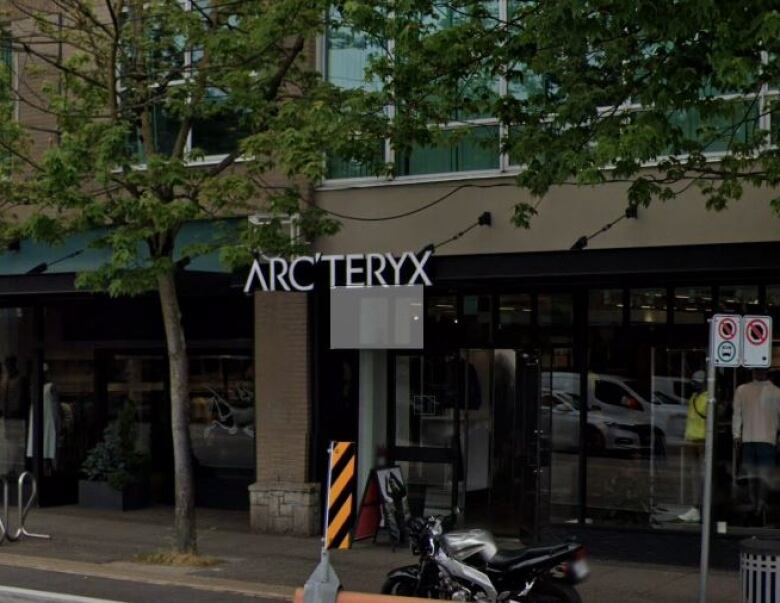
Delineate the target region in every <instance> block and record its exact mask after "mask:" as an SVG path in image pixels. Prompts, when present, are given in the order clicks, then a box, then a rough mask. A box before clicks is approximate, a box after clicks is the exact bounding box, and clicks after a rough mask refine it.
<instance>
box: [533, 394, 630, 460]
mask: <svg viewBox="0 0 780 603" xmlns="http://www.w3.org/2000/svg"><path fill="white" fill-rule="evenodd" d="M550 409H551V412H552V416H551V417H550V419H551V420H552V425H551V429H552V447H553V450H556V451H573V450H577V449H578V448H579V433H580V398H579V396H578V395H576V394H568V393H566V392H561V391H554V392H544V393H543V394H542V412H543V419H542V420H543V421H544V420H546V419H547V417H544V413H545V412H546V413H549V412H550ZM585 445H586V447H587V449H588V452H589V453H591V454H599V453H605V452H620V451H626V452H639V451H641V450H642V438H641V437H640V434H639V430H638V429H637V426H636V425H632V424H621V423H617V422H615V421H613V420H610V419H609V418H607V417H605V416H604V415H603V414H602V413H600V412H599V411H589V412H588V426H587V431H586V434H585Z"/></svg>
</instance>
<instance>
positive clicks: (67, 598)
mask: <svg viewBox="0 0 780 603" xmlns="http://www.w3.org/2000/svg"><path fill="white" fill-rule="evenodd" d="M0 601H3V603H120V602H119V601H111V600H108V599H93V598H91V597H77V596H75V595H65V594H60V593H52V592H46V591H42V590H30V589H27V588H14V587H12V586H0Z"/></svg>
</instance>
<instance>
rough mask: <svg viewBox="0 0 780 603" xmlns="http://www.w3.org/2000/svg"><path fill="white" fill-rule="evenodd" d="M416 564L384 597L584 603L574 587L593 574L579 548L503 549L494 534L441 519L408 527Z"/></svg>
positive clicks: (392, 581)
mask: <svg viewBox="0 0 780 603" xmlns="http://www.w3.org/2000/svg"><path fill="white" fill-rule="evenodd" d="M407 533H408V535H409V537H410V545H411V548H412V553H413V554H415V555H417V556H419V562H418V563H417V564H416V565H408V566H405V567H400V568H398V569H395V570H393V571H391V572H390V573H389V574H388V575H387V580H386V581H385V584H384V586H383V587H382V593H383V594H391V595H399V596H409V597H422V598H428V599H445V600H450V601H482V602H486V603H499V602H500V603H512V602H518V603H582V599H581V598H580V596H579V594H578V593H577V591H576V589H575V588H574V585H575V584H577V583H579V582H582V580H584V579H585V578H586V577H587V575H588V573H589V570H588V565H587V561H586V559H585V547H584V546H583V545H581V544H578V543H565V544H556V545H552V546H530V547H525V548H522V549H517V550H508V549H499V548H498V546H497V545H496V542H495V540H494V539H493V536H492V534H491V533H490V532H488V531H487V530H480V529H472V530H458V531H452V532H446V533H445V531H444V528H443V525H442V519H441V518H440V517H429V518H427V519H423V518H414V519H412V520H411V521H410V522H409V524H408V526H407Z"/></svg>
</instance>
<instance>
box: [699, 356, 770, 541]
mask: <svg viewBox="0 0 780 603" xmlns="http://www.w3.org/2000/svg"><path fill="white" fill-rule="evenodd" d="M777 369H778V365H777V364H773V366H772V369H770V370H769V371H766V370H756V371H733V370H725V371H723V372H722V373H721V374H719V376H718V384H717V386H718V387H717V394H716V396H717V400H718V409H717V410H718V414H717V415H716V416H717V424H718V429H717V439H716V446H715V461H714V465H715V467H714V474H713V480H714V494H713V497H714V499H715V501H720V504H716V506H715V509H714V516H715V519H716V520H717V521H718V522H722V523H725V525H726V529H727V530H728V529H730V528H732V527H741V528H774V529H777V528H778V527H780V464H779V463H778V450H777V447H778V438H777V435H778V408H780V388H778V387H777V386H778V383H780V379H778V371H777Z"/></svg>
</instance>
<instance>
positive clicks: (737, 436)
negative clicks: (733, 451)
mask: <svg viewBox="0 0 780 603" xmlns="http://www.w3.org/2000/svg"><path fill="white" fill-rule="evenodd" d="M779 417H780V388H778V387H776V386H775V385H774V384H773V383H772V382H771V381H769V378H768V376H767V371H766V369H754V370H753V379H752V381H750V382H748V383H743V384H742V385H740V386H739V387H738V388H737V390H736V392H734V415H733V417H732V433H733V436H734V446H735V447H736V448H737V451H740V450H741V452H742V472H743V474H744V475H745V476H746V477H750V478H753V479H751V481H750V482H749V494H750V502H751V505H752V511H753V513H754V514H755V516H756V517H760V516H762V515H763V513H764V511H765V510H766V501H767V491H768V482H769V478H770V472H771V471H772V470H773V469H774V467H775V465H776V463H777V428H778V418H779Z"/></svg>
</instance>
